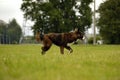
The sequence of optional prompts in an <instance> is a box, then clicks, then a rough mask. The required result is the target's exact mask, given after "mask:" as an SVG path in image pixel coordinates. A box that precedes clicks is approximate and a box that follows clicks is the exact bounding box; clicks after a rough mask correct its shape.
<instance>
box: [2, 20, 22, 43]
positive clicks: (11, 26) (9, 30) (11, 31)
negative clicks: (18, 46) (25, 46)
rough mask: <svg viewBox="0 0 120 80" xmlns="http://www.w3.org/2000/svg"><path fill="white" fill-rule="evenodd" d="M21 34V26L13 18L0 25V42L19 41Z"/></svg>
mask: <svg viewBox="0 0 120 80" xmlns="http://www.w3.org/2000/svg"><path fill="white" fill-rule="evenodd" d="M21 34H22V30H21V27H20V25H19V24H18V23H17V22H16V20H15V19H13V20H12V21H10V22H9V23H8V24H4V25H2V24H1V25H0V43H2V44H8V43H12V44H13V43H14V44H15V43H19V39H20V37H21Z"/></svg>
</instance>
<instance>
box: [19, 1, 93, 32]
mask: <svg viewBox="0 0 120 80" xmlns="http://www.w3.org/2000/svg"><path fill="white" fill-rule="evenodd" d="M77 2H80V3H81V5H78V4H77ZM91 2H92V0H80V1H79V0H49V1H47V0H46V1H41V0H23V3H22V5H21V9H22V10H23V12H24V16H25V18H27V19H30V20H32V21H34V22H35V24H34V26H33V30H34V31H36V30H39V29H42V30H44V32H45V33H48V32H66V31H70V30H72V29H74V28H76V27H77V28H80V29H81V31H83V32H84V31H85V29H87V28H89V27H90V24H91V23H92V18H91V16H92V12H91V8H90V7H89V4H90V3H91ZM76 10H77V11H78V12H79V13H80V15H76Z"/></svg>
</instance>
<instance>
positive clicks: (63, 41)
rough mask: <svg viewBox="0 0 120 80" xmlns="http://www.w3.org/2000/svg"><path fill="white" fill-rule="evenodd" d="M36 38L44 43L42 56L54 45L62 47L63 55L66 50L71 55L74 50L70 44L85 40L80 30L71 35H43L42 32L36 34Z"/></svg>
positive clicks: (70, 33)
mask: <svg viewBox="0 0 120 80" xmlns="http://www.w3.org/2000/svg"><path fill="white" fill-rule="evenodd" d="M35 38H36V40H37V41H38V42H40V41H42V43H43V47H41V49H42V52H41V53H42V54H45V52H46V51H48V50H49V49H50V47H51V46H52V43H53V44H55V45H57V46H59V47H60V52H61V54H64V48H66V49H67V50H69V52H70V53H72V52H73V50H72V48H71V47H70V46H68V43H72V42H74V41H76V40H77V39H81V40H83V33H82V32H80V30H79V29H75V30H74V31H72V32H69V33H48V34H41V33H40V31H37V32H36V35H35Z"/></svg>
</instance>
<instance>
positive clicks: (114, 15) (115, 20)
mask: <svg viewBox="0 0 120 80" xmlns="http://www.w3.org/2000/svg"><path fill="white" fill-rule="evenodd" d="M99 13H100V18H99V20H98V26H99V28H100V34H101V36H102V37H103V40H104V42H105V43H108V44H120V15H119V14H120V0H106V1H105V2H104V3H102V4H101V5H100V7H99Z"/></svg>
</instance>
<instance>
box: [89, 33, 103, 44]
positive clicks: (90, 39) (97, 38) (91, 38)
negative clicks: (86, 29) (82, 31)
mask: <svg viewBox="0 0 120 80" xmlns="http://www.w3.org/2000/svg"><path fill="white" fill-rule="evenodd" d="M98 40H102V38H101V37H100V36H99V35H97V36H96V43H97V41H98ZM88 43H89V44H93V37H90V38H89V39H88Z"/></svg>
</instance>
